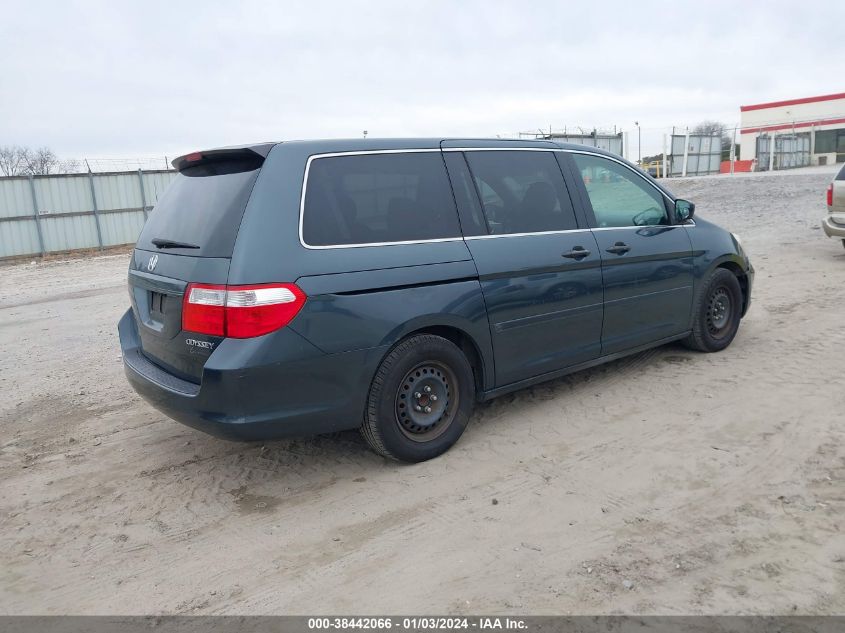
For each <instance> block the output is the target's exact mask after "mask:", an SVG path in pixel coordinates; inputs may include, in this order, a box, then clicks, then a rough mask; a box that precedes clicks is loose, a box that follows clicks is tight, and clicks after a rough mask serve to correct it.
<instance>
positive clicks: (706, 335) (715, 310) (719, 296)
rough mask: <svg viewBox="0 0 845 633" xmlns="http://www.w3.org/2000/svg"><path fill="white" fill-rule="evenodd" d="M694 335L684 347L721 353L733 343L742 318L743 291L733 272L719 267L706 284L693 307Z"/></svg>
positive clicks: (692, 334) (691, 335)
mask: <svg viewBox="0 0 845 633" xmlns="http://www.w3.org/2000/svg"><path fill="white" fill-rule="evenodd" d="M692 316H693V323H692V332H691V333H690V335H689V337H688V338H686V339H685V340H684V344H685V345H686V346H687V347H690V348H692V349H696V350H699V351H701V352H718V351H721V350H723V349H725V348H726V347H727V346H728V345H730V344H731V341H733V339H734V337H735V336H736V332H737V330H738V329H739V321H740V319H741V318H742V288H741V287H740V285H739V280H738V279H737V278H736V275H734V274H733V273H732V272H731V271H729V270H727V269H725V268H717V269H716V270H714V271H713V272H712V273H710V276H709V277H708V278H707V279H706V280H705V281H704V283H702V285H701V291H700V292H699V294H698V296H697V297H696V299H695V301H694V304H693V315H692Z"/></svg>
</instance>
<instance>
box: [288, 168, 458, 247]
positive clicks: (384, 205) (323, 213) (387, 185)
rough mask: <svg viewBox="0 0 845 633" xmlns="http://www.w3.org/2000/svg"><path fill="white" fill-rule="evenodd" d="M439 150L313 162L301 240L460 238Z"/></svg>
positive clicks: (324, 242)
mask: <svg viewBox="0 0 845 633" xmlns="http://www.w3.org/2000/svg"><path fill="white" fill-rule="evenodd" d="M460 235H461V231H460V228H459V224H458V216H457V211H456V210H455V201H454V199H453V197H452V192H451V189H450V186H449V181H448V179H447V176H446V170H445V167H444V165H443V159H442V157H441V156H440V153H439V152H409V153H407V154H403V153H400V154H392V153H390V154H362V155H350V156H329V157H325V158H316V159H314V160H313V161H312V162H311V166H310V168H309V171H308V181H307V183H306V187H305V208H304V209H303V218H302V237H303V240H304V241H305V243H306V244H308V245H310V246H332V245H349V244H377V243H383V242H413V241H420V240H431V239H439V238H450V237H459V236H460Z"/></svg>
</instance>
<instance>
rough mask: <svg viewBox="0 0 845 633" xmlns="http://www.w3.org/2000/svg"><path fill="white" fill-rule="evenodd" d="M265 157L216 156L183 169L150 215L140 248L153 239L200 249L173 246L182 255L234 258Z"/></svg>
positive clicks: (148, 245)
mask: <svg viewBox="0 0 845 633" xmlns="http://www.w3.org/2000/svg"><path fill="white" fill-rule="evenodd" d="M260 165H261V158H260V157H257V156H256V157H255V159H245V160H243V159H238V160H215V161H213V162H208V163H203V164H200V165H196V166H193V167H188V168H186V169H183V170H182V171H181V172H179V175H178V176H176V179H175V180H174V181H173V182H172V183H171V184H170V186H169V187H168V188H167V190H166V191H165V192H164V195H163V196H162V197H161V198H160V199H159V201H158V203H157V204H156V206H155V208H154V209H153V210H152V213H150V217H149V219H148V220H147V223H146V224H145V225H144V230H143V231H141V235H140V237H139V238H138V243H137V247H138V248H141V249H146V250H152V251H155V250H158V247H157V246H156V245H155V244H153V240H156V241H157V242H159V243H162V241H167V242H173V243H180V244H186V245H191V246H194V247H197V248H168V249H167V250H170V251H172V252H174V253H178V254H180V255H195V256H200V257H231V256H232V251H233V250H234V247H235V238H236V237H237V235H238V228H239V227H240V224H241V219H242V218H243V214H244V209H245V208H246V203H247V201H248V200H249V196H250V193H252V187H253V185H254V184H255V179H256V178H257V177H258V172H259V169H260Z"/></svg>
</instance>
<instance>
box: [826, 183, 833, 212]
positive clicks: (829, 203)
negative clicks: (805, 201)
mask: <svg viewBox="0 0 845 633" xmlns="http://www.w3.org/2000/svg"><path fill="white" fill-rule="evenodd" d="M827 206H829V207H832V206H833V183H830V185H829V186H828V188H827Z"/></svg>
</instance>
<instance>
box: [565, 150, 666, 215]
mask: <svg viewBox="0 0 845 633" xmlns="http://www.w3.org/2000/svg"><path fill="white" fill-rule="evenodd" d="M572 157H573V159H574V160H575V164H576V165H577V166H578V169H579V171H580V172H581V178H582V179H583V180H584V186H585V187H586V188H587V195H588V196H589V197H590V203H591V204H592V206H593V213H595V216H596V225H597V226H598V227H612V226H648V225H655V224H670V222H669V214H668V213H667V212H666V205H665V203H664V202H663V196H662V195H661V194H660V192H658V191H657V190H656V189H655V188H654V187H652V186H651V185H650V184H649V183H648V182H646V180H645V179H644V178H643V177H641V176H639V175H637V174H636V173H634V172H633V171H631V170H630V169H628V168H627V167H625V166H623V165H620V164H619V163H617V162H615V161H612V160H609V159H607V158H602V157H600V156H588V155H586V154H573V155H572Z"/></svg>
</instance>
